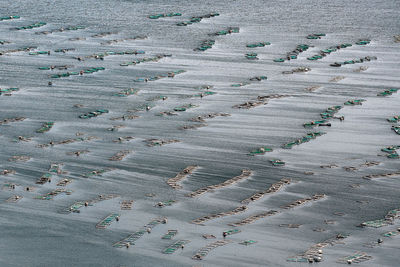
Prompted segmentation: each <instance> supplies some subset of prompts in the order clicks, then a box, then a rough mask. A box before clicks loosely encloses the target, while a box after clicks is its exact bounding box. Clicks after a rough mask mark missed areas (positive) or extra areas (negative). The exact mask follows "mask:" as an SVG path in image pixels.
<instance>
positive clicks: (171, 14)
mask: <svg viewBox="0 0 400 267" xmlns="http://www.w3.org/2000/svg"><path fill="white" fill-rule="evenodd" d="M180 16H182V13H176V12H174V13H160V14H155V15H150V16H148V18H149V19H159V18H171V17H180Z"/></svg>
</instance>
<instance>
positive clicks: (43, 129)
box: [36, 121, 54, 133]
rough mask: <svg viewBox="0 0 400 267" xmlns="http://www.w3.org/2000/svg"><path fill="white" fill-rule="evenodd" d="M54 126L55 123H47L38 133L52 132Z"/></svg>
mask: <svg viewBox="0 0 400 267" xmlns="http://www.w3.org/2000/svg"><path fill="white" fill-rule="evenodd" d="M53 126H54V122H52V121H49V122H45V123H43V125H42V127H41V128H39V129H37V130H36V132H37V133H45V132H48V131H50V130H51V128H52V127H53Z"/></svg>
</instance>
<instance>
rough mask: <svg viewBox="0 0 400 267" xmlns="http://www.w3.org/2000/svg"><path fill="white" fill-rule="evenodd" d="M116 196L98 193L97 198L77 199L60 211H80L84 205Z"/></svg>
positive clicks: (91, 204)
mask: <svg viewBox="0 0 400 267" xmlns="http://www.w3.org/2000/svg"><path fill="white" fill-rule="evenodd" d="M116 197H118V196H117V195H99V196H98V197H97V198H95V199H92V200H87V201H78V202H75V203H74V204H72V205H71V206H69V207H68V208H66V209H65V210H63V211H62V213H70V212H76V213H79V212H80V210H79V209H80V208H82V207H85V206H93V205H94V204H95V203H97V202H100V201H104V200H109V199H113V198H116Z"/></svg>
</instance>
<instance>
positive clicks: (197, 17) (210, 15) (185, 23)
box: [176, 12, 219, 26]
mask: <svg viewBox="0 0 400 267" xmlns="http://www.w3.org/2000/svg"><path fill="white" fill-rule="evenodd" d="M216 16H219V13H216V12H211V13H209V14H206V15H202V16H196V17H191V18H190V20H188V21H182V22H179V23H177V24H176V25H177V26H188V25H191V24H193V23H199V22H200V21H202V20H203V19H206V18H207V19H208V18H213V17H216Z"/></svg>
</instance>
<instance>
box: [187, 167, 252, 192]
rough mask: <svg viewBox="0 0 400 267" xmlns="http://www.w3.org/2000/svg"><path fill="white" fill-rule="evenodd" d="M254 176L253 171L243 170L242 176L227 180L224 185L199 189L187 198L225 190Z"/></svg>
mask: <svg viewBox="0 0 400 267" xmlns="http://www.w3.org/2000/svg"><path fill="white" fill-rule="evenodd" d="M252 174H253V172H252V171H251V170H246V169H244V170H242V173H241V174H240V175H238V176H235V177H233V178H231V179H229V180H226V181H225V182H223V183H220V184H216V185H209V186H206V187H203V188H201V189H198V190H196V191H194V192H192V193H190V194H187V195H186V196H188V197H196V196H198V195H201V194H204V193H206V192H208V191H213V190H215V189H220V188H224V187H226V186H229V185H232V184H235V183H237V182H239V181H241V180H244V179H247V178H249V177H250V176H251V175H252Z"/></svg>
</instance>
